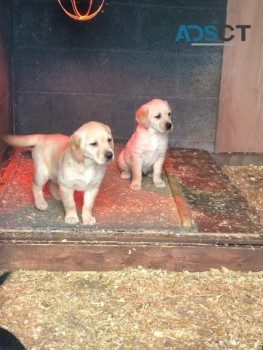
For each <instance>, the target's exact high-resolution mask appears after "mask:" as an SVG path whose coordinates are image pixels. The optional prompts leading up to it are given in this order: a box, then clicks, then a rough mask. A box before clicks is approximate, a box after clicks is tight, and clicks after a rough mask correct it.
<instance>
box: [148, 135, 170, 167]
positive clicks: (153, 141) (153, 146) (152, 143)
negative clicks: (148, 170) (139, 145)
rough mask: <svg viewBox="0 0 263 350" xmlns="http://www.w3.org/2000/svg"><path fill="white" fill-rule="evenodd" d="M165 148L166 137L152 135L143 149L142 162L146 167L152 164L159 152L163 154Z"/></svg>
mask: <svg viewBox="0 0 263 350" xmlns="http://www.w3.org/2000/svg"><path fill="white" fill-rule="evenodd" d="M166 150H167V139H166V138H160V137H159V135H152V136H151V137H150V138H149V142H148V143H147V145H146V147H145V149H144V151H143V164H144V165H145V166H146V167H147V166H152V165H153V164H154V163H155V162H156V160H157V159H158V158H159V156H160V155H161V154H165V152H166Z"/></svg>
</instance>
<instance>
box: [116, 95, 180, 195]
mask: <svg viewBox="0 0 263 350" xmlns="http://www.w3.org/2000/svg"><path fill="white" fill-rule="evenodd" d="M136 120H137V122H138V126H137V129H136V131H135V133H134V134H133V135H132V137H131V138H130V140H129V141H128V143H127V145H126V147H125V148H124V150H123V151H122V152H121V154H120V156H119V158H118V164H119V167H120V169H121V177H122V178H123V179H129V178H130V177H131V176H132V182H131V185H130V188H131V189H132V190H133V191H139V190H140V189H141V182H142V174H145V175H148V176H152V177H153V183H154V186H155V187H165V182H164V181H163V180H162V178H161V174H162V167H163V163H164V159H165V154H166V150H167V146H168V132H169V131H171V130H172V128H173V124H172V122H171V108H170V106H169V104H168V102H166V101H164V100H159V99H155V100H152V101H150V102H148V103H146V104H145V105H143V106H141V107H140V108H139V109H138V110H137V112H136Z"/></svg>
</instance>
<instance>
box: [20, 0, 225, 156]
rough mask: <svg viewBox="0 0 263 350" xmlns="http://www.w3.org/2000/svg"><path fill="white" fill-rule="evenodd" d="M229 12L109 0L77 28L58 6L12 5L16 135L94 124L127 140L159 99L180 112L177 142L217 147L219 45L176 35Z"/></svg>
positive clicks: (210, 5)
mask: <svg viewBox="0 0 263 350" xmlns="http://www.w3.org/2000/svg"><path fill="white" fill-rule="evenodd" d="M83 1H84V0H83ZM85 1H86V2H87V3H88V0H85ZM225 12H226V2H225V1H224V0H214V1H212V0H198V1H197V0H196V1H194V0H185V1H183V0H130V1H129V0H122V1H121V0H119V1H117V0H111V1H108V2H107V3H106V5H105V7H104V11H103V13H100V14H99V15H98V16H97V17H96V18H95V19H94V20H92V21H91V22H85V23H79V22H75V21H73V20H71V19H70V18H68V17H67V16H66V15H65V14H64V13H63V12H62V10H61V8H60V7H59V5H58V2H57V0H27V1H24V0H13V52H14V56H13V60H14V70H13V77H14V115H15V131H16V132H17V133H20V134H24V133H50V132H52V133H53V132H62V133H67V134H71V133H72V132H73V131H74V130H75V129H76V128H78V127H79V126H80V125H81V124H82V123H84V122H86V121H88V120H92V119H96V120H100V121H102V122H105V123H107V124H109V125H110V126H111V127H112V130H113V134H114V137H115V139H116V141H126V140H127V138H129V136H130V135H131V133H132V131H133V129H134V127H135V123H134V113H135V111H136V109H137V108H138V107H139V106H140V105H141V104H142V103H144V102H146V101H148V100H149V99H152V98H155V97H160V98H164V99H167V100H168V101H169V102H170V104H171V106H172V107H174V117H175V122H176V127H175V130H174V132H173V134H172V135H171V145H172V146H177V147H178V146H181V147H196V148H204V149H207V150H209V151H213V150H214V141H215V134H216V123H217V109H218V96H219V83H220V74H221V65H222V49H221V48H218V47H217V48H216V47H210V48H206V47H202V48H200V47H191V46H189V44H180V45H178V44H176V43H175V37H176V33H177V29H178V26H179V25H180V24H191V23H195V24H201V25H206V24H218V23H220V24H222V23H224V22H225Z"/></svg>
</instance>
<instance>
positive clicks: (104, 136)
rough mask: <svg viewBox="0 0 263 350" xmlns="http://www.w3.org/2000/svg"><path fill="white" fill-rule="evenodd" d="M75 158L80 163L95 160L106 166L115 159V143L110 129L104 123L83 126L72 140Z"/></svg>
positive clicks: (91, 123)
mask: <svg viewBox="0 0 263 350" xmlns="http://www.w3.org/2000/svg"><path fill="white" fill-rule="evenodd" d="M70 147H71V151H72V154H73V157H74V158H75V159H76V160H77V161H78V162H79V163H81V162H84V163H85V162H87V161H89V160H93V161H94V162H96V163H97V164H105V163H108V162H110V161H112V160H113V159H114V152H113V150H114V143H113V138H112V134H111V130H110V128H109V127H108V126H107V125H105V124H102V123H98V122H89V123H86V124H84V125H82V126H81V127H80V128H79V129H78V130H77V131H76V132H75V133H74V134H73V135H72V136H71V138H70Z"/></svg>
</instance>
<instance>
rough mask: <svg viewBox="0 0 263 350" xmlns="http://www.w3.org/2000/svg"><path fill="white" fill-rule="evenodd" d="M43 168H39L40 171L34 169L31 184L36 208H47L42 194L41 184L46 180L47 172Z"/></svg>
mask: <svg viewBox="0 0 263 350" xmlns="http://www.w3.org/2000/svg"><path fill="white" fill-rule="evenodd" d="M45 170H46V169H41V173H40V171H38V170H36V172H35V177H34V181H33V184H32V190H33V196H34V200H35V206H36V208H37V209H38V210H46V209H47V208H48V204H47V202H46V200H45V198H44V195H43V186H44V185H45V183H46V182H47V181H48V172H47V171H45Z"/></svg>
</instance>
